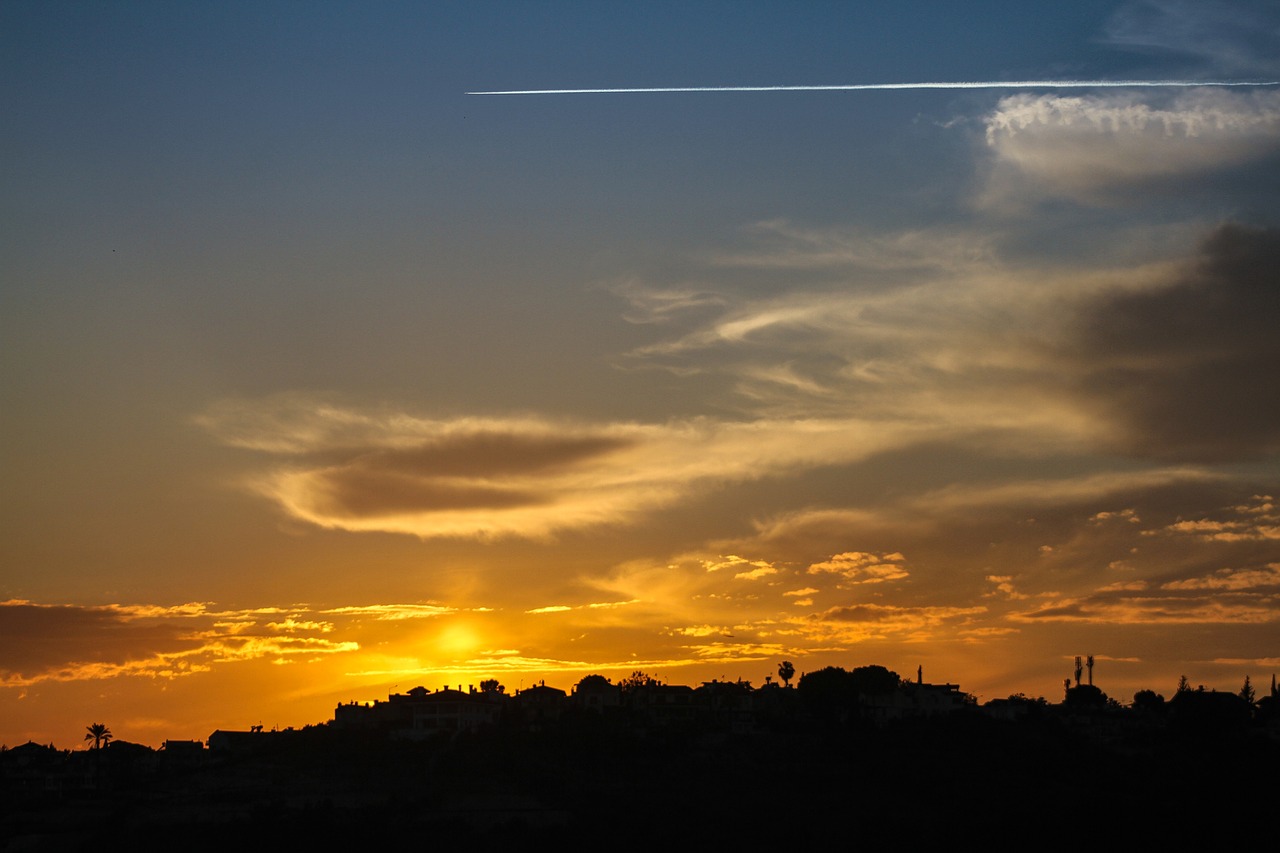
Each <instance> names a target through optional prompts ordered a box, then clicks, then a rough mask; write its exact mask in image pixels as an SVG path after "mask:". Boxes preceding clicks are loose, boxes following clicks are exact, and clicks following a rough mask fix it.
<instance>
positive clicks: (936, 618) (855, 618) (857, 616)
mask: <svg viewBox="0 0 1280 853" xmlns="http://www.w3.org/2000/svg"><path fill="white" fill-rule="evenodd" d="M986 612H987V608H986V607H983V606H974V607H951V606H924V607H904V606H898V605H891V604H852V605H848V606H843V607H833V608H830V609H828V610H825V611H823V612H821V613H816V614H814V615H812V616H810V617H809V620H808V621H809V623H810V625H811V626H813V627H815V628H819V629H820V630H819V634H827V635H829V636H838V637H840V638H842V639H843V640H844V641H846V642H861V641H865V640H871V639H885V638H888V637H892V636H897V637H899V638H902V639H909V640H912V641H925V640H930V639H936V638H937V637H939V636H940V635H941V634H942V633H944V632H946V631H949V630H952V629H953V627H954V623H960V624H961V625H965V626H966V627H968V625H969V623H970V622H971V620H973V619H974V618H975V617H979V616H981V615H983V614H985V613H986Z"/></svg>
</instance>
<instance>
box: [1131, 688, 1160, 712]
mask: <svg viewBox="0 0 1280 853" xmlns="http://www.w3.org/2000/svg"><path fill="white" fill-rule="evenodd" d="M1133 709H1134V710H1135V711H1146V712H1152V711H1163V710H1164V697H1163V696H1161V695H1160V694H1159V693H1157V692H1155V691H1154V690H1139V691H1138V692H1137V693H1135V694H1133Z"/></svg>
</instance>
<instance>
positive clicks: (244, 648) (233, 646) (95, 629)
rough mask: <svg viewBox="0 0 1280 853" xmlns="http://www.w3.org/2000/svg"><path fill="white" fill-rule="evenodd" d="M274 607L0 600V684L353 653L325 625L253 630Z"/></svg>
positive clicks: (184, 671)
mask: <svg viewBox="0 0 1280 853" xmlns="http://www.w3.org/2000/svg"><path fill="white" fill-rule="evenodd" d="M268 612H269V613H277V612H282V611H281V609H280V608H261V609H258V610H251V611H213V610H210V609H208V605H207V604H206V603H198V604H185V605H179V606H170V607H166V606H155V605H125V604H108V605H100V606H81V605H48V604H35V603H32V602H29V601H20V600H11V601H6V602H0V686H6V687H21V686H27V685H31V684H35V683H39V682H42V681H84V680H100V679H106V678H116V677H126V676H135V677H146V678H158V679H168V678H178V677H182V676H189V675H193V674H196V673H200V672H208V671H209V670H210V669H211V668H212V667H213V666H215V665H220V664H226V663H233V662H242V661H249V660H258V659H266V660H273V661H276V662H281V661H285V660H287V659H289V658H291V657H295V656H299V655H302V656H307V657H311V656H314V655H317V654H322V655H324V654H341V653H347V652H353V651H356V650H357V649H359V644H358V643H356V642H354V641H350V640H335V639H330V638H327V637H323V636H308V634H315V635H320V634H328V633H329V632H330V631H332V630H333V626H332V625H331V624H329V623H327V622H318V621H311V620H307V619H304V618H300V617H301V614H300V613H297V612H293V615H290V616H288V617H287V618H286V619H285V620H283V621H278V622H270V623H268V624H267V625H265V626H261V627H258V626H257V625H256V622H255V621H254V617H255V616H258V615H261V614H262V613H268Z"/></svg>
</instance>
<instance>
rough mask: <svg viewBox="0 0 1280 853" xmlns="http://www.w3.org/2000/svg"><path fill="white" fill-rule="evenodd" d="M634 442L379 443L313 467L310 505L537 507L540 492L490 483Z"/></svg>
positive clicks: (373, 513) (346, 511) (518, 438)
mask: <svg viewBox="0 0 1280 853" xmlns="http://www.w3.org/2000/svg"><path fill="white" fill-rule="evenodd" d="M632 444H634V442H633V441H630V440H628V439H624V438H619V437H609V436H564V437H561V436H553V435H536V434H535V435H520V434H516V433H502V432H478V433H465V434H459V435H446V436H443V437H440V438H438V439H433V440H431V441H428V442H424V443H421V444H418V445H416V446H413V447H408V448H400V447H397V448H382V449H378V450H374V451H370V452H366V453H361V454H358V455H356V456H355V457H354V458H352V459H350V460H348V461H345V462H342V463H340V464H336V465H333V466H331V467H328V468H324V469H321V470H318V471H315V472H314V473H313V474H312V480H313V486H314V487H313V489H311V490H310V494H311V498H310V501H309V504H310V507H311V509H313V510H314V511H317V512H320V513H323V514H324V515H328V516H338V517H343V518H348V519H351V518H363V517H378V516H382V515H385V514H395V513H412V512H424V511H425V512H431V511H439V510H458V509H460V510H474V509H511V508H515V507H532V506H542V505H545V504H546V503H548V502H549V500H550V498H549V497H548V495H547V494H546V493H544V492H540V491H536V490H533V489H528V488H516V487H513V486H511V485H507V484H502V483H501V482H493V481H494V480H501V478H507V477H519V476H524V475H533V476H546V475H552V474H555V473H557V472H560V471H563V470H565V469H567V468H570V467H572V466H573V465H574V464H576V463H580V462H586V461H589V460H591V459H594V458H598V457H600V456H602V455H604V454H607V453H609V452H611V451H614V450H619V449H622V448H624V447H627V446H630V445H632Z"/></svg>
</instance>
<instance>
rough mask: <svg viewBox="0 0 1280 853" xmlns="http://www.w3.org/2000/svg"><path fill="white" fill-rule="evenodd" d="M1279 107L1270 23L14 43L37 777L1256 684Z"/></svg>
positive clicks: (1275, 624)
mask: <svg viewBox="0 0 1280 853" xmlns="http://www.w3.org/2000/svg"><path fill="white" fill-rule="evenodd" d="M1138 80H1140V81H1156V82H1160V81H1183V82H1187V81H1190V82H1194V83H1204V84H1205V85H1195V86H1179V87H1172V86H1150V87H1137V86H1096V85H1082V86H1079V87H1074V88H1050V87H1046V86H1034V85H1018V83H1019V81H1022V82H1023V83H1026V82H1027V81H1030V82H1034V81H1138ZM975 81H988V82H990V81H996V82H1000V81H1008V82H1009V83H1010V85H1007V86H1000V87H991V88H980V89H974V88H961V87H941V88H935V89H893V90H859V91H776V92H729V91H722V92H683V93H674V92H666V93H658V92H649V93H630V94H576V95H550V94H541V95H476V94H468V93H471V92H485V91H510V90H541V89H586V88H672V87H721V86H723V87H739V86H747V87H752V86H759V87H769V86H829V85H855V84H896V83H922V82H937V83H963V82H975ZM1276 81H1280V9H1277V8H1276V7H1275V5H1274V4H1271V3H1263V2H1257V3H1244V2H1231V3H1228V2H1203V1H1202V0H1198V1H1197V2H1189V0H1187V2H1183V1H1182V0H1135V1H1134V2H1130V0H1125V2H1113V0H1107V1H1106V2H1103V0H1081V2H1073V3H1058V4H1043V5H1042V6H1038V7H1037V8H1036V11H1035V14H1034V15H1032V14H1028V12H1027V7H1026V4H1024V3H1022V2H1017V1H1016V0H1007V2H999V0H989V2H972V3H965V4H955V3H951V2H901V0H895V2H880V0H868V1H867V2H859V3H823V2H811V3H804V4H795V3H783V2H776V3H775V2H733V3H727V2H699V3H683V2H680V3H677V2H651V3H645V4H634V3H621V2H582V3H567V2H547V3H524V2H484V0H478V2H465V3H463V2H458V3H450V2H439V3H410V2H405V3H400V2H374V3H360V4H355V3H338V2H332V3H329V2H309V3H290V2H265V3H263V2H252V3H249V2H234V1H232V2H223V3H216V4H214V3H209V4H172V3H165V2H128V3H124V2H106V3H88V2H54V3H45V2H29V0H13V1H12V2H7V3H4V4H2V5H0V113H2V114H3V115H4V116H5V120H4V121H3V122H2V123H0V473H2V476H0V742H3V743H7V744H8V745H10V746H14V745H17V744H19V743H23V742H25V741H27V740H28V739H32V740H35V741H37V742H41V743H49V742H53V743H54V744H55V745H57V746H59V747H62V748H69V747H76V748H79V747H81V746H83V744H82V743H81V738H82V736H83V734H84V730H85V726H86V725H88V724H90V723H94V722H102V723H105V724H107V725H108V726H109V727H110V728H111V730H112V732H113V733H114V734H115V736H116V738H117V739H122V740H129V741H134V742H139V743H146V744H150V745H153V746H156V745H159V744H160V743H162V742H163V741H164V740H165V739H200V740H203V739H205V738H207V737H208V735H209V734H210V733H211V732H212V731H214V730H215V729H219V728H221V729H247V728H248V727H249V726H250V725H258V724H261V725H264V726H265V727H267V728H272V727H280V728H284V727H287V726H303V725H306V724H312V723H319V722H323V721H325V720H327V719H331V718H332V716H333V709H334V707H335V706H336V705H337V704H338V703H340V702H349V701H369V700H374V699H385V698H386V696H387V695H388V693H391V692H401V691H404V690H408V689H409V688H411V687H413V686H416V685H423V686H426V687H428V688H429V689H432V690H435V689H438V688H440V687H442V686H445V685H450V686H455V687H456V686H459V685H461V686H463V687H465V686H466V685H469V684H478V683H479V681H480V680H481V679H485V678H490V677H493V678H497V679H499V680H500V681H501V682H502V683H503V685H504V686H505V687H506V688H507V690H508V692H514V691H515V690H518V689H520V688H521V687H527V686H530V685H532V684H535V683H538V682H540V681H545V682H546V683H547V684H549V685H553V686H557V687H560V688H561V689H565V690H568V689H570V688H571V687H572V686H573V685H574V684H575V683H576V682H577V681H578V680H579V679H580V678H582V677H583V676H585V675H588V674H591V673H600V674H603V675H606V676H608V677H610V678H615V679H616V678H619V677H623V676H626V675H628V674H630V673H631V672H633V671H635V670H641V671H644V672H646V673H648V674H649V675H651V676H655V677H657V678H659V679H661V680H663V681H668V682H671V683H677V684H691V685H696V684H698V683H701V682H702V681H708V680H711V679H729V680H734V679H744V680H747V681H750V682H752V683H753V684H754V685H756V686H759V685H760V684H762V683H763V682H764V681H765V678H766V677H774V678H776V677H777V675H776V673H777V666H778V663H779V662H780V661H783V660H790V661H792V662H793V663H794V665H795V668H796V671H797V672H798V673H802V672H806V671H813V670H816V669H820V668H822V667H824V666H843V667H845V668H852V667H855V666H862V665H867V664H873V663H874V664H879V665H883V666H887V667H889V668H890V669H893V670H894V671H896V672H898V673H900V674H902V675H904V676H907V677H912V678H914V677H915V676H916V673H917V668H920V670H921V671H922V674H923V678H924V680H925V681H930V682H935V683H943V682H948V683H955V684H959V685H960V687H961V689H963V690H965V691H967V692H969V693H972V694H973V695H975V696H976V697H977V698H978V699H979V700H980V701H987V700H990V699H994V698H1003V697H1005V696H1009V695H1011V694H1015V693H1025V694H1027V695H1029V696H1045V697H1047V698H1048V699H1050V700H1051V701H1058V700H1059V699H1060V698H1061V695H1062V693H1061V691H1062V686H1063V684H1062V682H1063V679H1064V678H1067V677H1070V676H1071V674H1072V669H1073V659H1074V657H1075V656H1076V655H1093V656H1094V658H1095V661H1096V665H1095V669H1094V681H1095V684H1097V685H1098V686H1099V687H1100V688H1102V690H1103V691H1104V692H1106V693H1107V694H1108V695H1109V696H1112V697H1113V698H1116V699H1119V700H1121V701H1122V702H1127V701H1129V700H1131V698H1132V696H1133V694H1134V692H1136V691H1137V690H1139V689H1144V688H1150V689H1154V690H1156V691H1157V692H1160V693H1163V694H1165V695H1171V694H1172V692H1173V690H1174V688H1175V686H1176V684H1177V681H1178V678H1179V677H1180V676H1182V675H1185V676H1186V677H1187V678H1188V680H1189V681H1190V682H1191V683H1192V684H1193V685H1195V684H1204V685H1206V686H1207V687H1209V688H1214V689H1222V690H1232V691H1235V690H1238V689H1239V688H1240V686H1241V684H1242V682H1243V680H1244V678H1245V677H1246V676H1248V677H1250V678H1251V679H1252V681H1253V683H1254V684H1255V685H1259V686H1265V685H1267V684H1269V682H1270V678H1271V675H1272V673H1275V672H1277V671H1280V393H1277V391H1278V387H1277V379H1276V377H1277V376H1280V336H1278V335H1276V333H1275V330H1276V329H1277V328H1280V280H1278V279H1277V270H1280V86H1277V85H1275V82H1276ZM1232 82H1234V83H1246V84H1250V85H1243V86H1227V85H1221V84H1225V83H1232ZM1255 84H1257V85H1255ZM1268 84H1270V85H1268Z"/></svg>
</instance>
